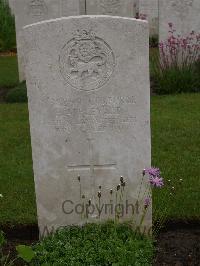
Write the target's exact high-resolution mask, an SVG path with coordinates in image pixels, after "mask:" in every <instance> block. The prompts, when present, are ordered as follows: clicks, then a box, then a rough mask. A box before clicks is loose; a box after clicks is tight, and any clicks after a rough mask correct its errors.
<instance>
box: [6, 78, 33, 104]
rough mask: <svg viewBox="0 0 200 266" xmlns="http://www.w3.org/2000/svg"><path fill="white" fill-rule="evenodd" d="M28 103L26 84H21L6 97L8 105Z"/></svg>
mask: <svg viewBox="0 0 200 266" xmlns="http://www.w3.org/2000/svg"><path fill="white" fill-rule="evenodd" d="M27 101H28V100H27V89H26V83H25V82H22V83H20V84H19V85H18V86H17V87H15V88H14V89H12V90H10V91H9V92H8V94H7V95H6V102H7V103H24V102H27Z"/></svg>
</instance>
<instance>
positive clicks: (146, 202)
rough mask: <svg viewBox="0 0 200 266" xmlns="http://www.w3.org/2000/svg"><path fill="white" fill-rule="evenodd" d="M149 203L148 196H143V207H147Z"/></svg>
mask: <svg viewBox="0 0 200 266" xmlns="http://www.w3.org/2000/svg"><path fill="white" fill-rule="evenodd" d="M150 203H151V200H150V198H145V199H144V207H145V208H147V207H148V206H149V205H150Z"/></svg>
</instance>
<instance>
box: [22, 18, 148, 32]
mask: <svg viewBox="0 0 200 266" xmlns="http://www.w3.org/2000/svg"><path fill="white" fill-rule="evenodd" d="M79 18H83V19H84V18H85V19H88V18H97V19H99V18H110V19H116V20H117V19H121V20H127V21H133V22H136V23H141V24H148V21H147V20H143V19H136V18H130V17H120V16H110V15H80V16H68V17H61V18H55V19H48V20H43V21H39V22H36V23H32V24H29V25H26V26H24V27H23V29H27V28H29V27H33V26H37V25H42V24H46V23H53V22H59V21H63V20H71V19H79Z"/></svg>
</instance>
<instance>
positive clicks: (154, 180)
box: [149, 176, 164, 188]
mask: <svg viewBox="0 0 200 266" xmlns="http://www.w3.org/2000/svg"><path fill="white" fill-rule="evenodd" d="M149 181H150V184H151V185H152V186H153V187H159V188H161V187H162V186H164V182H163V178H162V177H160V176H151V177H150V178H149Z"/></svg>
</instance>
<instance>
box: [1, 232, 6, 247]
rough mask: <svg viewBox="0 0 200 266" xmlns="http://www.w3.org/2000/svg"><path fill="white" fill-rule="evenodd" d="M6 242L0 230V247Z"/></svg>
mask: <svg viewBox="0 0 200 266" xmlns="http://www.w3.org/2000/svg"><path fill="white" fill-rule="evenodd" d="M5 243H6V240H5V237H4V233H3V231H0V247H2V246H3V245H4V244H5Z"/></svg>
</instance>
